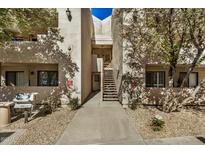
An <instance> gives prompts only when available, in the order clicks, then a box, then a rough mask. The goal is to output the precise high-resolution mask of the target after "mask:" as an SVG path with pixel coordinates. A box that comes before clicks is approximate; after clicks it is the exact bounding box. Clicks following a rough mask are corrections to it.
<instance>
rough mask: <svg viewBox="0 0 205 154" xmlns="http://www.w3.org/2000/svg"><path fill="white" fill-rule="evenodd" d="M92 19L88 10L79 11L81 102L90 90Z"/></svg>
mask: <svg viewBox="0 0 205 154" xmlns="http://www.w3.org/2000/svg"><path fill="white" fill-rule="evenodd" d="M92 28H93V27H92V18H91V13H90V10H89V9H81V32H82V34H81V43H82V46H81V53H82V55H81V99H82V102H84V101H85V100H86V98H87V97H88V96H89V95H90V93H91V90H92V87H91V85H92V78H91V77H92V74H91V72H92V55H91V54H92V44H91V43H92V42H91V38H92V32H93V29H92Z"/></svg>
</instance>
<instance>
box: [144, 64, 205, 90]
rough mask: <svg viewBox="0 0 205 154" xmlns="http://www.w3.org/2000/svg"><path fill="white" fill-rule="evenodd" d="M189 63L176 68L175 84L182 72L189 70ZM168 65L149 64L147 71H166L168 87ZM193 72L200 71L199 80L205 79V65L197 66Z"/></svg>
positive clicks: (166, 84)
mask: <svg viewBox="0 0 205 154" xmlns="http://www.w3.org/2000/svg"><path fill="white" fill-rule="evenodd" d="M187 69H188V65H186V66H185V65H179V66H177V69H176V75H175V81H174V82H175V85H176V83H177V81H178V78H179V73H180V72H187ZM168 70H169V68H168V66H167V65H154V64H153V65H147V66H146V71H165V86H166V87H168ZM193 72H198V82H200V81H201V80H203V79H205V67H204V66H197V67H196V68H195V69H194V70H193Z"/></svg>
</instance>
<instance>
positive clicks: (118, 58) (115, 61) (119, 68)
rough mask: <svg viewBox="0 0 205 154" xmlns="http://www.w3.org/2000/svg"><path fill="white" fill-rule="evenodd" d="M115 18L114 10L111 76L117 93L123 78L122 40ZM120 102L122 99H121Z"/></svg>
mask: <svg viewBox="0 0 205 154" xmlns="http://www.w3.org/2000/svg"><path fill="white" fill-rule="evenodd" d="M114 17H115V10H113V18H112V38H113V48H112V67H113V75H114V80H115V83H116V87H117V91H118V92H119V91H120V86H121V81H122V76H123V73H124V72H123V71H124V69H123V40H122V38H121V37H120V22H119V21H118V20H119V19H117V18H114ZM121 101H122V98H121Z"/></svg>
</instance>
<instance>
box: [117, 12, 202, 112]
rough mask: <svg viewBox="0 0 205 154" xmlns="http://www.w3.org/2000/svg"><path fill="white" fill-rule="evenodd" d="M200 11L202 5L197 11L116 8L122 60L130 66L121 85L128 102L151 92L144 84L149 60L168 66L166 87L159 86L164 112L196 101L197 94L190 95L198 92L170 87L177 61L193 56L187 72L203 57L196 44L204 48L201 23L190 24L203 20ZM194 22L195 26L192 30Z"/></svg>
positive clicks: (143, 97) (143, 98) (144, 96)
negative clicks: (123, 57) (126, 94)
mask: <svg viewBox="0 0 205 154" xmlns="http://www.w3.org/2000/svg"><path fill="white" fill-rule="evenodd" d="M203 11H204V10H203V9H201V10H198V11H194V10H193V9H119V10H118V13H116V18H119V17H121V18H120V19H121V20H119V22H121V30H122V31H121V37H122V39H123V42H124V43H123V48H124V51H125V61H124V63H126V64H127V66H128V67H129V71H128V72H127V73H126V74H125V75H124V77H123V85H124V88H123V89H124V92H127V93H128V98H129V99H130V100H129V101H130V102H131V103H133V100H134V101H135V102H136V98H137V102H138V103H144V102H146V101H147V98H148V96H149V95H150V92H149V91H147V90H146V88H145V85H144V84H145V68H146V64H149V63H151V64H153V63H154V64H160V63H161V64H166V65H168V66H169V88H168V89H164V90H162V94H161V95H162V97H161V98H160V101H159V102H160V104H162V105H163V106H162V109H163V110H164V111H165V112H172V111H178V110H180V109H181V108H182V107H183V106H184V105H186V104H190V103H193V100H194V101H195V102H196V99H198V98H194V99H193V97H196V96H197V95H191V94H192V93H193V91H192V90H190V89H184V88H178V89H177V90H176V89H173V87H174V86H176V83H174V79H175V72H176V68H177V64H181V63H184V64H189V63H186V60H187V59H189V62H190V59H191V58H192V57H193V56H194V59H193V61H191V63H192V65H191V66H190V69H189V71H188V72H187V75H189V74H190V72H191V71H193V68H194V67H195V65H196V64H197V62H199V61H200V59H201V60H203V57H201V56H202V53H203V51H202V50H200V51H199V50H198V49H197V48H196V46H197V45H198V47H201V48H202V49H204V48H203V41H202V40H203V37H202V32H203V26H202V25H201V26H199V27H197V26H196V25H191V24H193V22H194V23H195V24H196V23H200V24H201V23H203V21H204V17H205V16H202V15H201V14H203V13H202V12H203ZM195 16H196V17H195ZM188 17H190V18H188ZM187 18H188V19H187ZM193 26H195V27H194V28H195V29H194V31H193ZM193 35H194V36H193ZM196 42H197V43H198V44H196ZM199 43H201V44H200V45H199ZM194 48H196V49H194ZM201 48H200V49H201ZM195 55H196V56H195ZM182 84H183V83H182ZM201 85H202V84H199V86H201ZM198 89H200V90H202V89H203V88H198ZM198 92H199V90H197V89H196V90H194V93H198ZM145 100H146V101H145ZM185 100H189V101H185Z"/></svg>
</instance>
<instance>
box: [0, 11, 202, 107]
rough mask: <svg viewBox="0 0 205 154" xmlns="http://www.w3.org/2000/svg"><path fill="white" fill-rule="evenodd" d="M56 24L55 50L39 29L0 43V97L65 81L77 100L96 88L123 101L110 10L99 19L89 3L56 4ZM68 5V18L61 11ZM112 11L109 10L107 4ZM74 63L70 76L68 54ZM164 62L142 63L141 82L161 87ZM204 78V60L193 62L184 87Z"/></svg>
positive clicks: (120, 54)
mask: <svg viewBox="0 0 205 154" xmlns="http://www.w3.org/2000/svg"><path fill="white" fill-rule="evenodd" d="M57 11H58V24H57V25H58V27H57V28H59V31H60V35H61V36H63V37H64V41H63V42H61V43H58V45H59V47H60V52H57V53H56V52H55V51H53V49H52V47H51V46H49V44H46V43H42V41H41V37H42V36H43V37H46V35H45V36H44V35H39V36H37V38H35V39H31V40H30V41H22V40H21V41H17V40H15V41H12V42H11V43H10V44H11V45H10V46H9V47H8V48H0V85H1V87H0V101H10V100H12V99H13V98H14V97H15V95H16V94H17V93H21V92H37V93H38V94H39V95H38V101H39V102H40V101H42V100H45V99H46V98H47V97H48V96H49V95H52V94H53V93H52V92H53V90H55V89H59V88H62V89H63V88H64V87H65V85H66V84H68V83H69V84H70V85H71V86H72V88H73V89H75V95H77V96H78V97H79V99H80V102H79V103H84V102H86V100H87V98H88V97H89V95H90V94H91V93H92V92H95V91H101V93H102V100H104V101H107V100H108V101H110V100H111V101H120V102H121V103H122V104H123V105H124V106H125V107H126V106H127V103H128V101H127V97H126V95H125V94H123V93H122V77H123V75H124V74H125V73H126V72H127V71H129V68H128V67H127V65H126V64H125V54H126V50H125V49H124V48H123V40H122V39H121V37H120V34H119V33H120V24H121V23H119V22H118V21H117V20H115V19H113V18H112V16H109V17H107V18H105V19H104V20H100V19H98V18H97V17H95V16H93V15H92V14H91V11H90V9H69V10H68V9H57ZM68 11H70V12H69V13H70V16H71V18H68V14H67V12H68ZM113 13H115V10H113ZM68 52H69V53H70V54H71V59H72V61H73V62H74V63H75V64H76V65H77V66H78V68H79V69H78V72H76V74H75V77H74V78H71V76H70V74H69V72H70V68H69V67H68V66H69V59H68V57H67V56H66V55H67V54H68ZM186 68H187V66H184V65H180V66H178V68H177V75H176V79H175V81H174V85H175V86H176V87H177V85H178V84H179V82H181V80H182V79H183V77H184V72H185V70H186ZM167 78H168V67H167V66H166V65H162V64H161V65H159V64H147V65H146V68H145V72H144V82H145V83H144V85H143V86H145V87H146V88H155V90H159V89H160V88H166V87H167V86H168V80H167ZM204 78H205V65H203V64H202V65H200V66H198V67H196V68H195V70H194V71H193V73H191V75H190V77H189V81H188V83H187V86H188V87H196V86H197V85H198V83H199V82H200V81H201V80H202V79H204Z"/></svg>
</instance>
